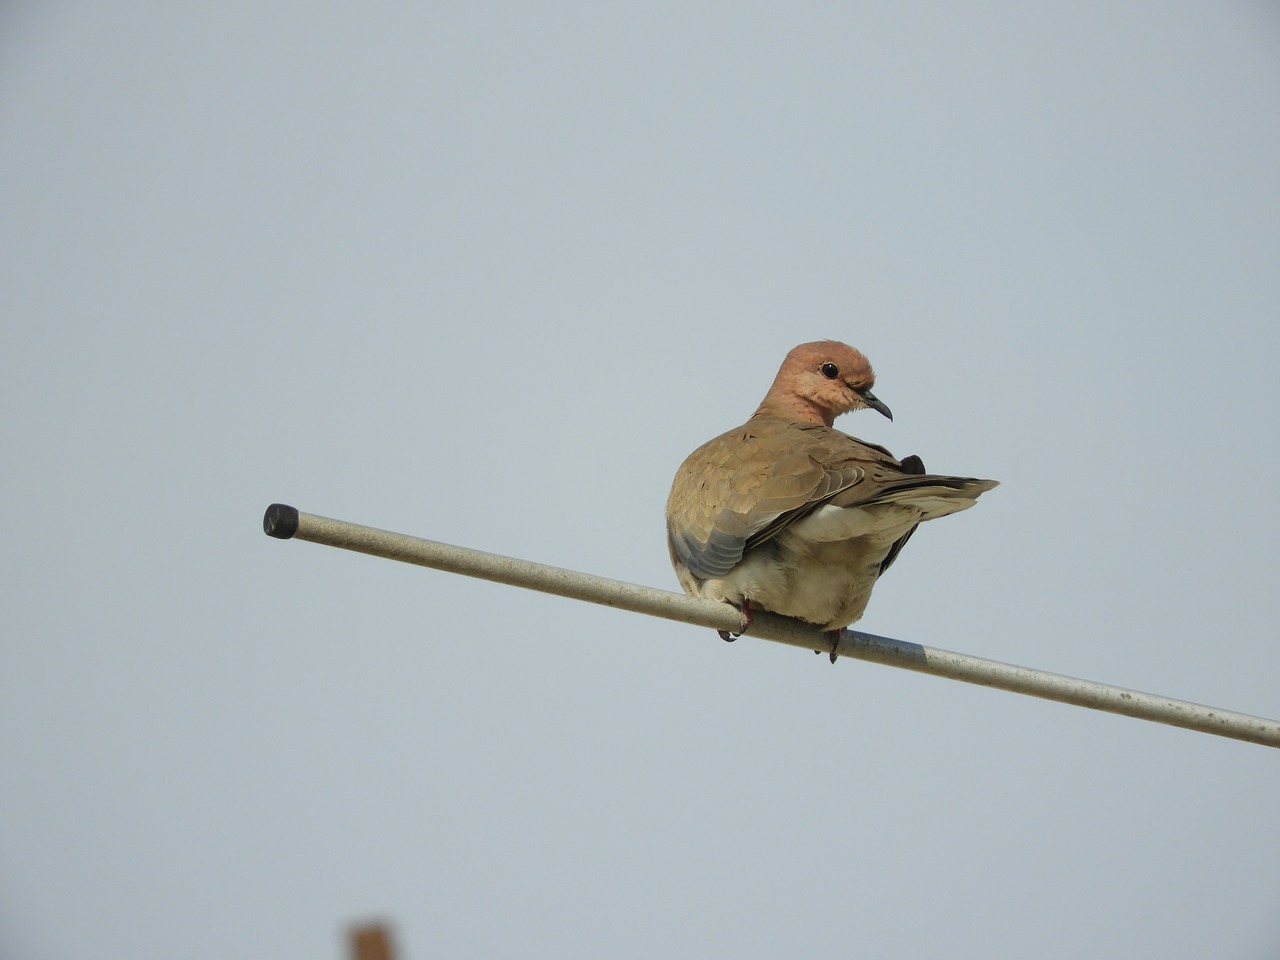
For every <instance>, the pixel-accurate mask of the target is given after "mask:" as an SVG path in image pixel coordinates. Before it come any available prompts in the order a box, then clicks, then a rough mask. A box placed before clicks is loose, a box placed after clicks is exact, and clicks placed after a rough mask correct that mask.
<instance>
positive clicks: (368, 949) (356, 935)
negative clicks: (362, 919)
mask: <svg viewBox="0 0 1280 960" xmlns="http://www.w3.org/2000/svg"><path fill="white" fill-rule="evenodd" d="M348 936H349V937H350V939H351V960H393V957H394V953H393V952H392V950H391V930H390V928H389V927H388V926H387V925H386V924H384V923H365V924H358V925H356V926H353V927H351V928H350V929H349V930H348Z"/></svg>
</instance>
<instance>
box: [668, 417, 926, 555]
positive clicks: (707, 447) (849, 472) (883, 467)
mask: <svg viewBox="0 0 1280 960" xmlns="http://www.w3.org/2000/svg"><path fill="white" fill-rule="evenodd" d="M900 470H901V464H899V463H898V461H897V460H895V459H894V458H893V456H892V455H891V454H890V453H889V452H888V451H887V450H885V449H884V448H883V447H877V446H875V445H873V444H866V443H862V442H861V441H859V440H855V439H854V438H853V437H850V436H848V435H847V434H844V433H841V432H840V431H838V430H835V429H832V428H830V427H826V426H823V425H821V424H802V423H790V422H787V421H782V420H756V421H750V422H748V423H746V424H744V425H743V426H741V427H738V428H737V429H735V430H730V431H729V432H728V433H725V434H722V435H721V436H719V437H716V438H715V439H714V440H711V441H709V442H707V443H705V444H703V445H702V446H701V447H699V448H698V449H697V450H695V451H694V452H693V453H692V454H690V456H689V458H688V459H687V460H685V462H684V463H683V464H682V465H681V467H680V469H679V471H677V473H676V479H675V483H674V484H673V485H672V488H671V496H670V499H669V500H668V503H667V533H668V536H669V538H670V542H671V549H672V552H673V554H674V555H675V556H676V557H677V558H678V559H679V560H680V561H681V562H682V563H683V564H685V566H687V567H688V568H689V570H690V571H691V572H692V573H693V575H694V576H696V577H699V578H701V579H707V578H709V577H718V576H723V575H724V574H726V573H728V572H729V571H730V570H732V569H733V567H734V566H736V565H737V564H738V562H739V561H740V560H741V559H742V555H743V554H744V553H745V552H746V551H747V550H749V549H751V548H752V547H754V546H757V545H758V544H761V543H765V542H767V541H768V540H770V539H772V538H773V537H776V536H777V535H778V534H779V533H780V532H781V531H783V530H785V529H786V528H787V527H788V526H789V525H791V524H792V523H795V522H796V521H797V520H799V519H800V518H801V517H804V516H806V515H807V514H809V513H810V512H812V511H813V510H815V509H816V508H817V507H819V506H821V505H822V504H824V503H826V502H828V501H830V500H831V499H833V498H834V497H836V496H837V495H841V494H845V495H848V493H849V492H851V491H855V490H860V487H859V485H861V484H864V483H866V482H867V478H868V476H869V472H872V471H873V472H874V473H876V474H885V473H887V474H890V475H892V474H894V473H896V472H898V471H900ZM876 486H878V484H877V485H876ZM867 493H868V494H869V495H871V496H872V497H873V496H874V491H873V490H868V491H867ZM855 499H861V498H858V497H855Z"/></svg>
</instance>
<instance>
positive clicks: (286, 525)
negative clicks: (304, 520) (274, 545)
mask: <svg viewBox="0 0 1280 960" xmlns="http://www.w3.org/2000/svg"><path fill="white" fill-rule="evenodd" d="M262 532H263V533H265V534H266V535H267V536H268V537H275V538H276V539H277V540H289V539H291V538H292V537H293V535H294V534H295V533H297V532H298V508H297V507H291V506H289V505H288V504H287V503H273V504H272V505H271V506H269V507H267V512H266V513H265V514H264V515H263V517H262Z"/></svg>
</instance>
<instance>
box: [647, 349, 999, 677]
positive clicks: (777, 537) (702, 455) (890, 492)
mask: <svg viewBox="0 0 1280 960" xmlns="http://www.w3.org/2000/svg"><path fill="white" fill-rule="evenodd" d="M873 386H875V373H874V372H873V371H872V369H871V364H870V362H869V361H868V360H867V358H866V357H865V356H864V355H863V354H862V353H861V352H860V351H858V350H856V349H854V348H853V347H850V346H848V345H847V344H844V343H840V342H838V341H835V340H819V341H815V342H813V343H802V344H800V345H799V346H798V347H795V348H794V349H793V350H792V351H791V352H790V353H788V354H787V356H786V359H785V360H783V362H782V366H781V368H779V370H778V375H777V377H776V378H775V379H774V381H773V385H772V386H771V387H770V388H769V392H768V393H767V394H765V397H764V400H763V401H762V402H761V403H760V406H759V407H758V408H757V409H756V412H755V413H754V414H752V416H751V419H750V420H748V421H747V422H746V423H744V424H743V425H742V426H740V427H735V428H734V429H732V430H730V431H728V432H727V433H723V434H721V435H720V436H718V437H716V438H714V439H712V440H709V441H707V442H706V443H704V444H703V445H702V446H700V447H699V448H698V449H697V450H695V451H693V453H691V454H690V455H689V456H688V458H687V459H686V460H685V461H684V463H682V464H681V465H680V469H679V470H677V471H676V475H675V479H674V481H673V482H672V484H671V493H670V496H669V497H668V500H667V511H666V518H667V546H668V548H669V550H670V553H671V563H672V566H673V567H674V568H675V572H676V577H677V578H678V579H679V581H680V585H681V586H682V587H683V588H684V590H685V592H686V593H688V594H691V595H692V596H695V597H708V598H710V599H713V600H719V601H722V602H724V603H729V604H732V605H733V606H735V607H736V608H738V610H739V611H740V612H741V614H742V631H741V632H745V631H746V630H747V629H748V628H749V627H750V625H751V617H752V611H754V610H768V611H771V612H773V613H777V614H781V615H782V616H786V617H794V618H796V619H799V620H804V621H806V622H808V623H812V624H816V625H817V626H819V627H821V628H822V629H823V630H824V631H825V632H827V633H828V634H829V635H830V636H831V638H832V640H833V643H834V640H835V638H836V637H837V636H838V634H839V631H840V630H842V629H843V628H845V627H847V626H849V624H851V623H854V622H855V621H857V620H858V619H859V618H861V617H862V615H863V613H864V611H865V610H866V608H867V602H868V601H869V600H870V599H871V588H872V587H873V586H875V582H876V580H878V579H879V577H880V575H881V574H883V573H884V572H885V571H886V570H888V569H889V566H890V565H891V564H892V563H893V561H894V560H895V559H896V558H897V556H898V553H899V552H900V551H901V550H902V547H903V545H904V544H905V543H906V542H907V540H908V539H909V538H910V537H911V535H912V534H913V533H914V532H915V529H916V527H917V526H919V525H920V524H921V523H923V522H924V521H926V520H933V519H936V518H937V517H945V516H947V515H949V514H952V513H956V512H958V511H960V510H964V509H967V508H968V507H971V506H973V505H974V503H975V502H976V501H977V498H978V496H979V495H981V494H983V493H985V492H986V491H988V490H990V489H992V488H993V487H995V486H997V485H998V484H997V482H996V481H995V480H979V479H976V478H974V477H950V476H938V475H934V474H929V473H925V469H924V463H923V462H922V461H921V459H920V458H919V457H916V456H910V457H906V458H904V459H903V460H897V459H895V458H894V456H893V455H892V454H891V453H890V452H889V451H888V450H886V449H885V448H884V447H881V446H878V445H876V444H874V443H868V442H866V441H865V440H859V439H857V438H856V437H851V436H849V435H848V434H847V433H842V432H841V431H839V430H836V429H835V427H834V426H833V424H834V422H835V419H836V417H838V416H840V415H841V414H844V413H849V412H851V411H854V410H874V411H876V412H877V413H880V414H883V415H884V416H885V417H888V418H889V419H890V420H892V419H893V414H892V412H890V410H889V408H888V406H886V405H885V404H884V403H883V402H882V401H881V400H880V399H879V398H878V397H877V396H876V395H875V394H874V393H872V390H871V388H872V387H873ZM720 635H721V637H723V638H724V639H725V640H732V639H734V637H736V636H738V635H740V634H734V635H732V636H731V635H729V634H726V633H721V634H720ZM832 649H833V650H834V646H833V648H832ZM835 659H836V657H835V653H834V652H833V653H832V654H831V660H832V662H833V663H834V662H835Z"/></svg>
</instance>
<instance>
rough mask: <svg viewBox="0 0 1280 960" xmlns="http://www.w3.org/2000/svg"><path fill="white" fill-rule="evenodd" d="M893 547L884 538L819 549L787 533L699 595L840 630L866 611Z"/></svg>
mask: <svg viewBox="0 0 1280 960" xmlns="http://www.w3.org/2000/svg"><path fill="white" fill-rule="evenodd" d="M892 543H893V540H892V539H884V538H883V537H861V538H858V539H855V540H842V541H836V542H832V543H815V542H813V541H809V540H804V539H801V538H799V537H795V536H793V535H791V534H790V532H789V531H788V532H784V533H783V534H782V535H781V536H779V537H778V538H777V539H775V540H773V541H770V542H769V543H766V544H762V545H760V546H759V547H756V548H755V549H753V550H751V551H748V553H747V554H746V556H744V557H743V558H742V562H741V563H739V564H738V565H737V566H736V567H734V568H733V569H732V570H730V571H729V572H728V573H727V574H726V575H725V576H723V577H717V578H714V579H711V580H707V581H704V582H703V583H701V584H699V589H698V590H697V593H698V594H700V595H701V596H704V597H710V598H712V599H716V600H727V601H729V602H731V603H735V604H738V605H741V604H742V602H743V601H744V600H746V601H749V602H750V603H751V605H752V606H753V607H755V608H756V609H760V610H770V611H772V612H774V613H778V614H782V615H783V616H786V617H795V618H797V619H800V620H805V621H807V622H809V623H814V624H817V625H819V626H821V627H822V628H823V629H824V630H836V629H840V628H842V627H847V626H848V625H849V624H851V623H853V622H854V621H855V620H857V619H859V618H860V617H861V616H862V614H863V611H865V610H866V608H867V601H869V600H870V599H871V588H872V587H873V586H875V582H876V578H877V577H878V576H879V575H880V564H881V562H882V561H883V560H884V558H885V555H886V554H887V553H888V552H889V547H890V546H891V545H892ZM691 592H693V591H691Z"/></svg>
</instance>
